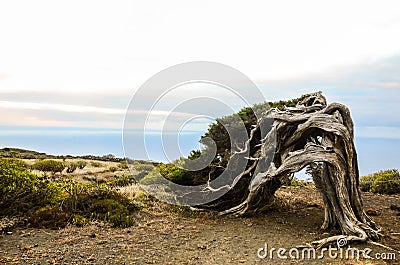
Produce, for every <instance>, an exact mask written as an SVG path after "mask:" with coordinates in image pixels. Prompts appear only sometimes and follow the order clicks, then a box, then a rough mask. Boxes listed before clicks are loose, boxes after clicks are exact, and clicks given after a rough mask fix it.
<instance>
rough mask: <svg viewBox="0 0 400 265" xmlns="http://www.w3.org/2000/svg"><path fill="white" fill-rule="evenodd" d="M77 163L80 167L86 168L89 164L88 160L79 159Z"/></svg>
mask: <svg viewBox="0 0 400 265" xmlns="http://www.w3.org/2000/svg"><path fill="white" fill-rule="evenodd" d="M76 165H77V167H78V168H79V169H84V168H85V167H86V165H87V162H86V161H83V160H79V161H78V162H76Z"/></svg>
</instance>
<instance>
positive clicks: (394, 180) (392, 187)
mask: <svg viewBox="0 0 400 265" xmlns="http://www.w3.org/2000/svg"><path fill="white" fill-rule="evenodd" d="M371 192H373V193H380V194H397V193H400V175H399V171H398V170H396V169H392V170H386V171H382V172H380V174H379V176H378V177H377V178H376V179H375V180H374V183H373V184H372V188H371Z"/></svg>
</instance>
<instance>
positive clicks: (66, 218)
mask: <svg viewBox="0 0 400 265" xmlns="http://www.w3.org/2000/svg"><path fill="white" fill-rule="evenodd" d="M25 166H26V165H24V164H23V163H21V161H19V160H15V159H4V158H0V209H1V211H0V217H2V216H25V217H28V218H29V220H30V222H31V223H32V225H33V226H35V227H46V228H60V227H64V226H65V225H66V224H68V223H72V224H75V225H77V226H81V225H85V224H86V223H88V222H89V219H90V218H94V219H101V220H104V221H106V222H109V223H110V224H111V225H112V226H114V227H127V226H130V225H132V224H133V220H132V218H131V217H130V215H129V214H130V212H132V211H135V210H139V209H140V208H142V206H143V204H141V203H138V202H135V201H133V200H131V199H129V198H128V197H126V196H125V195H124V194H121V193H119V192H117V191H116V190H114V189H113V187H114V186H110V185H106V184H101V185H98V184H82V183H77V182H75V181H74V180H71V179H69V180H67V179H61V180H58V181H50V180H49V179H47V178H45V177H38V176H36V175H34V174H32V173H31V172H29V171H27V170H26V169H25V168H24V167H25ZM126 181H130V178H128V177H127V179H126ZM115 186H116V185H115ZM101 209H103V210H101ZM105 211H106V212H105Z"/></svg>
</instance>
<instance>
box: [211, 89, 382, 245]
mask: <svg viewBox="0 0 400 265" xmlns="http://www.w3.org/2000/svg"><path fill="white" fill-rule="evenodd" d="M271 119H273V124H272V126H271V128H270V129H269V130H267V131H268V133H267V134H266V135H264V136H263V135H261V133H260V131H261V129H262V126H267V125H265V124H268V120H271ZM353 139H354V131H353V121H352V119H351V116H350V111H349V109H348V108H347V107H346V106H344V105H342V104H338V103H333V104H330V105H327V104H326V99H325V98H324V97H323V96H322V94H321V92H318V93H314V94H310V95H308V96H307V97H305V98H304V99H303V100H302V101H300V102H299V103H298V104H297V106H296V107H295V108H287V109H286V110H284V111H280V110H278V109H271V110H269V111H268V112H267V113H266V114H265V115H264V116H263V117H262V118H261V119H260V120H259V122H258V124H257V125H256V126H255V127H254V129H253V130H252V131H251V134H250V140H249V141H247V142H246V144H245V149H246V150H248V148H249V149H250V155H251V157H248V158H247V159H249V165H248V167H247V170H246V171H245V172H243V173H241V174H240V175H239V176H237V177H236V178H235V180H234V183H233V184H232V186H231V187H230V189H231V191H230V192H229V193H228V194H227V195H226V196H225V197H223V198H222V199H221V200H219V201H217V202H214V203H213V204H209V205H208V206H209V207H212V208H216V209H223V211H222V213H223V214H233V215H236V216H242V215H245V214H248V213H254V212H259V211H262V210H263V209H265V208H266V207H267V206H268V205H269V204H270V203H271V202H272V201H273V197H274V193H275V191H276V190H277V189H279V187H280V186H281V183H282V180H283V179H285V178H287V176H289V175H291V174H293V173H295V172H298V171H300V170H302V169H303V168H304V167H307V166H309V168H310V170H311V174H312V177H313V180H314V182H315V185H316V187H317V189H318V190H319V191H320V193H321V194H322V197H323V200H324V203H325V220H324V222H323V224H322V228H323V229H328V228H332V227H338V228H340V229H341V232H342V234H343V235H344V236H345V237H346V239H347V241H366V240H369V239H371V240H377V239H378V235H379V229H378V228H377V227H376V225H375V223H374V222H373V221H372V220H371V218H370V217H369V216H368V215H367V214H366V213H365V211H364V210H363V204H362V199H361V192H360V189H359V172H358V164H357V153H356V149H355V146H354V141H353ZM274 143H275V145H274ZM271 150H275V151H274V155H273V157H271V156H268V153H270V151H271ZM240 153H241V152H236V153H234V154H233V155H232V157H234V156H237V155H240ZM246 184H247V185H246ZM243 187H245V188H243ZM227 201H229V203H227ZM232 204H234V205H232ZM221 205H225V206H226V205H229V207H230V208H229V209H226V207H225V209H224V207H223V206H221ZM336 239H337V237H330V238H327V239H323V240H320V241H316V242H313V243H314V244H315V245H316V246H318V247H321V246H323V245H325V244H328V243H330V242H333V241H335V240H336Z"/></svg>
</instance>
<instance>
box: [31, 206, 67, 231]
mask: <svg viewBox="0 0 400 265" xmlns="http://www.w3.org/2000/svg"><path fill="white" fill-rule="evenodd" d="M70 217H71V215H70V214H68V213H66V212H64V211H63V210H62V209H61V208H60V207H57V206H50V205H48V206H45V207H42V208H40V209H38V210H37V211H35V212H34V213H33V214H31V216H30V223H31V224H32V226H33V227H37V228H50V229H60V228H63V227H65V226H66V225H67V224H68V222H69V220H70Z"/></svg>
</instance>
